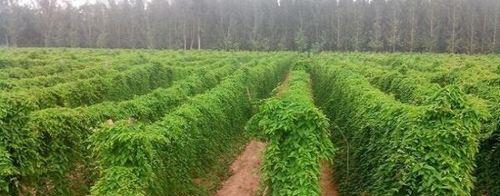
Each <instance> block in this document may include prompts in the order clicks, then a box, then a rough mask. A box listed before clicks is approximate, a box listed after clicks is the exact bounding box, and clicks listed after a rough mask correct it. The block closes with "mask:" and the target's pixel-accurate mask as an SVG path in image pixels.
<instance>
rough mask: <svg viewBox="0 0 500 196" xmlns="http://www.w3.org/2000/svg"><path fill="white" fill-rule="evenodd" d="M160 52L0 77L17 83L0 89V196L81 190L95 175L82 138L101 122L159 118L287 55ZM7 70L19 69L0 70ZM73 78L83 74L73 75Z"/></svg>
mask: <svg viewBox="0 0 500 196" xmlns="http://www.w3.org/2000/svg"><path fill="white" fill-rule="evenodd" d="M23 50H24V49H23ZM23 50H21V51H23ZM14 51H15V50H14ZM31 53H35V54H37V53H45V52H44V51H43V50H42V51H41V52H40V51H31ZM103 53H104V51H103ZM166 54H167V55H165V54H163V53H154V52H153V53H152V54H149V53H139V56H146V57H145V58H147V60H137V59H136V60H133V59H134V58H137V56H134V58H129V59H131V60H120V59H118V60H116V62H114V63H113V65H111V66H106V65H104V66H98V65H95V64H92V65H89V66H86V67H81V68H78V69H76V70H64V71H63V72H58V73H57V74H51V73H49V72H47V73H48V75H46V76H35V77H32V78H29V77H24V78H20V79H14V78H12V79H5V80H0V81H1V83H3V84H9V87H12V86H15V88H5V89H4V90H5V91H4V92H0V98H1V102H0V106H1V108H2V110H1V114H2V115H0V122H1V123H0V127H1V132H2V136H1V138H0V139H1V140H0V141H1V142H0V165H2V167H1V168H0V188H1V190H0V194H6V193H10V194H14V195H15V194H51V195H53V194H57V195H59V194H85V193H86V192H88V189H89V187H90V185H91V184H93V183H94V182H95V180H96V176H97V175H98V171H97V170H96V169H94V168H95V165H96V164H97V163H96V162H95V160H94V158H93V157H92V156H91V151H92V149H90V148H88V146H89V144H90V143H89V140H88V138H89V136H91V135H93V134H94V132H95V130H94V129H95V128H96V127H99V126H100V125H101V123H103V122H105V121H108V120H109V121H114V120H122V119H128V120H133V121H140V122H144V123H151V122H155V121H158V120H160V119H161V117H162V116H164V115H165V114H166V113H169V112H170V111H173V110H174V109H175V108H176V107H178V106H180V105H181V104H183V103H184V102H186V101H188V100H190V98H189V97H191V96H194V95H196V94H200V93H204V92H206V91H207V90H209V89H211V88H213V87H215V86H218V84H219V82H220V81H222V80H224V78H226V77H228V76H230V75H235V74H236V72H242V69H243V70H246V69H249V68H250V69H253V68H252V67H254V66H257V65H259V66H261V67H266V66H269V65H270V64H273V65H274V64H281V63H280V61H283V60H286V59H287V58H288V57H284V58H281V57H278V56H277V55H274V54H265V53H261V54H259V53H252V54H245V53H217V52H196V53H192V54H180V53H178V55H175V53H173V55H172V54H170V53H166ZM191 55H192V57H190V56H191ZM203 55H205V56H203ZM103 56H106V55H103ZM112 56H113V55H111V57H112ZM106 58H108V57H106ZM164 58H165V59H164ZM165 60H168V61H165ZM175 61H178V62H176V63H173V62H175ZM121 62H128V64H122V63H121ZM130 62H135V63H136V64H134V63H130ZM96 64H97V63H96ZM50 66H52V65H51V64H47V65H32V66H25V67H23V68H22V69H24V70H31V69H35V70H38V69H39V68H44V67H49V69H50ZM11 68H16V69H17V68H18V67H15V66H13V67H5V68H3V69H4V70H8V69H11ZM101 70H102V72H101ZM94 72H96V74H93V73H94ZM97 73H98V74H97ZM78 75H88V77H82V78H78V79H77V78H75V76H78ZM236 75H238V74H236ZM240 75H241V74H240ZM75 79H76V80H75ZM268 86H269V85H268ZM271 87H272V85H271Z"/></svg>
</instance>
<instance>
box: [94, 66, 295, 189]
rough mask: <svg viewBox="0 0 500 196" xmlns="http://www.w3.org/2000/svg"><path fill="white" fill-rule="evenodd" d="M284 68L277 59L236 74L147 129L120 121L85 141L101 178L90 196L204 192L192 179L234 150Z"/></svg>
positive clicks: (127, 121) (205, 171)
mask: <svg viewBox="0 0 500 196" xmlns="http://www.w3.org/2000/svg"><path fill="white" fill-rule="evenodd" d="M285 59H288V58H285ZM289 64H290V61H289V60H285V61H283V60H281V59H278V61H274V62H273V61H271V62H270V63H264V62H262V63H261V64H259V65H257V66H255V67H253V68H250V69H247V70H239V71H237V72H236V73H235V74H233V76H231V77H229V78H227V79H226V80H224V81H223V82H222V83H221V84H220V85H218V86H217V87H215V88H214V89H212V90H210V91H209V92H207V93H205V94H201V95H199V96H196V97H194V98H193V99H191V100H189V101H188V102H186V103H185V104H183V105H181V106H180V107H178V108H176V109H175V110H174V111H172V112H170V113H166V114H165V116H164V117H162V118H161V119H159V120H158V121H155V122H153V123H150V124H147V123H137V122H134V121H131V120H124V121H119V122H116V123H114V124H112V125H109V126H105V127H104V128H102V129H101V130H99V131H97V132H96V133H95V134H93V136H92V138H91V141H92V146H94V148H93V149H94V154H95V156H96V157H97V159H98V168H99V171H100V176H101V177H100V178H99V180H98V181H97V183H96V184H95V186H94V187H92V194H94V195H165V194H172V195H197V194H202V193H203V192H205V191H207V190H204V189H203V188H200V187H198V185H197V184H194V183H193V181H192V179H194V178H197V177H200V176H204V175H206V173H208V172H210V168H211V165H213V164H216V163H217V160H218V159H219V157H220V156H222V155H223V154H224V153H225V152H226V151H228V150H230V149H231V148H233V147H234V145H233V143H234V140H235V139H237V138H238V137H240V136H241V134H242V133H243V130H244V125H245V123H246V122H247V120H248V119H249V118H250V116H251V114H252V110H251V103H252V101H253V100H255V99H257V100H258V99H260V98H262V97H265V96H266V95H268V94H269V92H270V91H271V90H272V89H273V87H274V86H275V85H276V84H277V83H278V82H279V81H280V80H281V79H282V77H283V75H284V73H285V71H286V70H287V69H288V67H289Z"/></svg>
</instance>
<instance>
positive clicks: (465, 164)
mask: <svg viewBox="0 0 500 196" xmlns="http://www.w3.org/2000/svg"><path fill="white" fill-rule="evenodd" d="M361 56H362V55H361ZM379 56H382V55H379ZM408 56H410V55H408ZM415 56H417V57H419V56H418V55H415ZM420 58H422V57H421V56H420ZM469 58H471V57H469ZM318 59H321V60H318ZM403 59H404V58H403ZM429 59H431V60H429ZM432 59H434V60H435V59H438V58H435V57H432V56H430V55H429V58H426V59H425V60H424V59H419V60H415V59H411V60H409V61H407V60H402V59H399V60H398V61H397V62H398V63H399V64H398V65H396V66H390V65H387V64H386V65H384V64H383V63H388V61H380V60H377V58H365V59H363V60H360V58H359V56H358V55H352V56H349V55H344V56H343V57H338V56H334V57H332V56H328V55H325V56H322V58H316V59H315V60H316V62H315V63H316V64H318V65H329V66H323V67H322V68H317V73H318V75H321V74H319V73H327V71H326V70H328V69H330V68H332V67H337V68H340V69H336V70H335V72H333V73H332V72H330V73H328V74H326V75H324V76H323V77H325V78H324V80H326V81H332V80H334V77H335V76H334V75H338V74H340V73H342V74H343V75H349V76H351V77H352V76H353V75H354V76H356V75H357V77H358V78H360V80H359V81H358V82H355V81H356V80H354V81H346V82H345V83H343V80H341V81H342V83H341V82H340V81H338V82H336V84H337V85H340V84H342V85H345V86H349V85H348V84H351V85H352V84H353V83H360V82H362V83H365V84H366V85H365V86H367V88H368V87H369V89H372V90H368V89H365V90H364V91H365V94H366V92H368V91H379V93H378V94H380V92H384V93H383V94H380V95H377V94H375V95H371V96H369V100H373V98H374V97H387V95H390V97H389V98H390V99H393V101H385V102H390V103H391V102H396V103H397V105H408V104H409V105H410V106H412V107H416V108H421V109H424V110H430V111H432V112H433V113H437V114H432V113H430V114H429V112H424V114H423V115H422V114H418V112H416V111H411V110H408V109H404V110H403V109H402V108H403V107H402V106H401V107H402V108H401V109H394V112H391V111H392V110H391V109H389V108H391V107H389V106H387V105H386V104H387V103H383V102H381V103H377V102H376V103H373V104H374V105H375V106H376V107H375V106H372V107H374V108H373V109H368V110H360V108H365V109H366V108H370V107H368V106H366V105H365V106H362V107H361V106H356V107H353V108H358V109H355V110H353V111H350V112H351V113H352V112H354V114H352V115H354V116H356V117H357V119H358V120H359V117H358V116H359V115H361V114H364V115H366V114H375V115H374V116H372V117H369V118H368V117H367V119H365V120H361V122H358V121H357V120H352V119H349V118H347V119H346V118H344V119H346V120H348V121H342V118H341V116H345V114H346V113H348V112H346V111H345V110H346V109H347V107H346V106H347V104H345V103H344V102H340V101H339V100H336V99H332V97H333V96H335V94H331V95H328V96H327V95H324V96H325V97H324V99H332V100H331V102H328V100H322V101H318V102H319V103H323V104H326V105H325V106H324V107H325V108H331V110H336V111H338V110H341V109H343V110H344V111H341V112H340V113H339V114H337V116H334V117H332V120H334V121H337V120H338V121H339V122H338V123H334V124H336V125H338V126H339V127H341V130H342V129H344V130H345V131H346V132H348V133H349V134H351V133H352V131H349V130H353V129H354V130H360V133H363V134H367V135H362V134H361V135H352V138H349V137H348V138H347V139H345V141H341V140H340V138H338V139H339V142H341V143H343V146H344V149H343V151H344V155H342V153H338V154H339V155H338V157H335V158H334V160H336V161H339V160H341V159H344V160H343V161H340V163H337V162H336V164H334V165H335V166H336V167H337V170H340V172H342V173H343V172H346V170H347V168H343V169H342V170H341V169H340V168H339V167H342V164H343V166H344V167H350V168H352V169H353V170H354V173H356V174H353V173H351V172H347V173H345V174H344V176H341V177H339V179H341V180H339V181H340V182H342V181H343V182H344V183H346V184H349V186H353V185H354V186H353V187H351V188H348V186H345V187H346V190H344V191H345V192H349V193H363V192H372V193H373V192H375V193H377V192H376V191H377V189H378V188H380V187H382V188H383V189H381V190H379V191H381V192H378V193H386V190H384V189H388V188H393V189H394V191H396V192H395V193H393V194H401V193H403V194H414V193H418V194H425V192H415V190H412V188H411V187H413V188H414V189H417V190H419V191H422V190H425V187H426V185H425V184H424V185H423V186H422V184H423V183H424V182H427V183H429V182H432V183H434V184H436V185H437V184H439V183H437V181H436V180H434V179H429V180H426V179H425V178H421V180H420V182H416V183H414V182H412V181H410V182H412V183H413V184H409V185H408V183H409V182H408V181H407V180H410V179H409V177H405V176H404V175H402V174H404V173H405V172H402V171H401V170H403V169H404V168H405V167H406V168H408V169H409V168H411V167H409V166H408V164H409V163H411V162H410V161H408V160H407V159H406V158H405V159H403V158H402V155H405V156H407V155H406V154H407V153H408V152H406V151H408V149H406V147H404V146H406V144H405V141H404V140H403V141H402V143H401V144H399V143H398V144H397V145H395V144H392V143H390V144H383V145H379V144H376V145H373V146H367V147H366V148H359V146H352V145H350V144H348V143H352V142H353V141H354V142H355V143H356V144H358V143H363V144H366V143H370V142H371V140H367V139H368V138H370V137H369V136H371V137H373V136H374V134H373V133H372V132H373V131H383V132H382V133H384V136H383V137H381V138H384V139H385V138H386V137H387V134H389V135H393V134H394V133H391V132H387V130H391V129H389V128H385V126H391V127H393V129H403V130H405V129H407V128H404V126H403V125H401V124H398V123H396V122H391V121H390V120H389V119H383V120H379V119H376V118H383V116H384V115H383V114H387V115H388V117H389V118H390V119H391V120H392V121H394V120H397V119H398V117H397V116H399V115H408V114H411V115H414V116H416V117H402V118H401V119H406V120H401V121H403V122H404V123H407V122H408V121H411V119H412V118H416V119H418V120H417V122H419V121H422V122H425V123H429V124H434V127H433V128H431V130H433V131H435V132H437V133H438V134H439V135H437V136H436V135H435V134H436V133H430V131H428V132H426V131H416V132H417V137H418V138H419V139H420V140H422V141H419V142H418V143H420V145H417V144H415V142H414V143H413V144H412V145H409V146H412V147H414V148H415V146H425V148H422V150H423V152H426V154H427V158H425V159H430V160H425V161H424V162H422V163H419V164H420V166H419V167H422V168H424V169H421V170H422V171H425V170H435V171H437V173H436V172H434V173H436V174H434V176H435V178H438V179H442V180H446V181H447V182H446V183H443V184H441V185H437V186H434V187H432V186H431V187H430V188H431V189H430V190H432V191H431V192H427V194H430V193H433V194H437V193H439V194H459V195H462V194H471V193H474V194H483V193H489V194H492V195H496V194H499V193H500V184H499V182H500V180H499V179H500V175H499V171H500V170H499V169H500V165H498V162H499V160H500V159H499V158H498V157H500V156H499V155H500V154H499V151H498V146H499V143H500V140H498V139H499V137H498V135H499V128H498V124H499V122H500V121H499V100H498V97H499V96H498V95H499V94H498V93H499V90H500V87H499V84H498V80H499V78H498V72H499V70H498V69H499V67H495V66H484V69H482V70H481V71H478V70H479V69H481V68H483V65H481V64H477V63H483V62H485V61H479V60H474V61H470V59H468V60H467V59H466V58H465V59H466V60H465V61H466V62H467V65H465V66H456V67H454V66H450V67H452V69H449V70H448V69H446V68H444V67H447V66H449V65H440V64H436V62H435V61H434V62H433V61H432ZM426 61H429V62H432V63H433V65H429V64H427V63H429V62H426ZM475 61H477V62H476V64H474V62H475ZM389 62H390V61H389ZM497 62H498V61H497ZM489 63H491V62H489ZM487 65H488V64H487ZM497 66H498V64H497ZM424 67H425V69H424ZM332 69H333V68H332ZM334 73H336V74H334ZM327 77H331V78H327ZM354 78H356V77H354ZM442 81H446V82H442ZM318 83H319V84H318V85H319V86H320V87H319V89H318V90H317V93H316V94H315V95H316V96H317V97H322V96H321V94H322V93H324V92H328V91H329V90H326V91H325V89H328V88H327V87H325V86H322V85H327V84H324V83H321V80H319V81H318ZM345 86H341V87H338V86H337V87H335V86H333V87H331V88H332V90H342V91H341V92H342V93H343V94H342V95H341V97H342V98H346V97H350V95H351V94H352V93H353V92H354V89H350V90H346V89H348V88H347V87H345ZM335 88H337V89H335ZM356 88H359V87H356ZM335 92H337V93H338V91H335ZM347 92H349V93H347ZM466 93H467V94H466ZM318 95H320V96H318ZM361 97H362V96H361V95H355V96H353V97H351V99H359V98H361ZM318 99H319V98H318ZM337 99H340V98H337ZM380 99H382V98H380ZM384 99H385V98H384ZM319 100H321V99H319ZM352 101H353V100H352ZM360 102H361V103H363V105H364V104H366V103H368V101H367V100H365V101H360ZM329 103H341V104H340V105H342V106H341V107H342V108H336V107H337V106H335V105H331V104H329ZM358 104H359V103H358ZM390 105H394V103H392V104H390ZM392 108H398V107H394V106H393V107H392ZM325 110H326V111H328V110H330V109H325ZM372 110H375V111H372ZM379 110H380V111H379ZM377 111H378V112H377ZM417 111H418V109H417ZM466 111H470V112H466ZM326 113H327V114H328V112H326ZM425 113H427V114H425ZM341 114H342V115H341ZM431 114H432V115H431ZM425 115H428V116H429V117H425ZM354 116H351V117H354ZM419 116H420V117H419ZM440 116H447V119H448V120H447V121H449V123H448V124H449V125H442V126H435V124H438V123H437V122H439V123H443V121H444V119H441V118H440ZM375 117H376V118H375ZM372 118H375V119H376V121H373V119H372ZM368 119H370V120H368ZM438 119H439V121H437V120H438ZM459 119H460V120H459ZM353 121H354V122H356V123H359V124H360V125H359V126H358V127H353V124H354V123H353ZM397 121H400V120H397ZM377 122H379V123H382V122H384V124H386V125H384V126H382V127H381V128H379V127H377V128H374V127H373V126H374V125H377V126H380V125H378V124H379V123H377ZM343 124H344V125H343ZM391 124H394V125H391ZM445 124H446V123H445ZM477 124H479V127H480V128H477ZM342 126H345V128H342ZM412 126H414V125H412ZM462 126H463V127H464V128H465V129H464V131H459V130H460V127H462ZM455 127H457V128H455ZM382 128H383V129H382ZM411 129H417V130H418V129H422V130H425V128H417V127H414V128H411ZM436 130H439V131H436ZM334 133H335V132H334ZM396 133H397V132H396ZM402 133H404V134H402ZM408 133H410V132H409V131H406V130H405V131H402V132H401V133H399V135H395V138H394V139H390V141H393V142H395V141H397V140H398V139H396V138H400V137H402V139H403V138H409V136H406V135H407V134H408ZM343 134H344V133H343ZM343 134H341V135H338V136H337V137H340V136H344V135H343ZM446 134H449V136H446ZM427 135H428V136H427ZM459 136H460V137H459ZM335 137H336V136H334V138H335ZM426 137H429V139H430V140H428V141H424V140H423V139H424V138H426ZM439 137H442V138H443V139H439ZM450 137H454V138H455V139H459V140H456V142H452V141H453V140H450ZM354 138H356V140H354ZM359 139H362V142H360V141H358V140H359ZM399 140H401V139H399ZM347 141H349V142H348V143H347ZM368 141H370V142H368ZM465 141H467V142H465ZM373 142H377V143H378V142H381V141H378V140H377V141H373ZM426 142H427V143H426ZM346 143H347V144H346ZM444 143H445V144H452V145H449V147H445V146H446V145H444ZM454 143H455V144H454ZM337 145H339V144H337ZM433 145H438V146H440V147H439V148H437V147H432V148H431V147H430V146H433ZM383 146H385V147H387V146H390V147H391V148H393V149H394V150H399V151H397V152H398V153H402V154H400V155H398V156H400V157H398V159H399V160H397V161H401V162H403V163H404V164H396V163H394V164H389V165H387V163H386V161H384V160H390V159H391V158H389V157H387V156H385V157H384V156H382V157H383V159H381V163H380V165H379V164H375V165H372V164H373V163H376V161H374V160H372V159H368V160H367V157H369V156H368V155H367V154H365V153H368V154H370V156H373V153H371V151H369V150H368V149H370V150H372V149H374V150H375V151H373V152H374V153H375V152H383V151H382V149H379V148H381V147H383ZM398 146H399V147H398ZM357 148H359V150H361V151H360V152H357V151H356V149H357ZM401 148H402V149H401ZM478 148H479V152H477V149H478ZM417 149H418V148H417ZM431 149H436V150H437V153H436V154H439V155H440V156H443V155H445V154H446V152H449V153H450V155H449V156H443V158H442V159H450V160H451V159H455V160H460V159H462V160H461V161H460V162H456V163H453V164H448V165H449V167H451V168H455V169H454V170H462V171H463V174H461V175H462V176H463V177H460V178H455V180H453V178H451V177H449V178H446V176H443V175H442V174H441V173H442V172H443V170H444V171H446V172H450V171H452V170H450V169H444V168H442V166H444V165H446V164H445V163H446V162H435V161H434V160H432V159H431V158H435V157H437V155H433V154H432V152H433V151H434V150H431ZM446 149H447V150H446ZM465 149H468V150H465ZM461 151H463V152H466V153H462V155H460V152H461ZM361 152H362V153H361ZM417 152H418V151H417ZM383 154H390V153H386V152H385V153H383ZM383 154H381V155H383ZM413 154H414V155H415V154H416V155H418V156H417V157H420V156H423V155H424V154H420V155H419V154H418V153H416V152H413ZM414 155H413V156H414ZM457 155H460V156H457ZM378 157H380V156H379V155H376V156H375V158H378ZM347 159H349V160H347ZM358 159H359V160H358ZM357 161H360V162H361V163H362V164H361V165H359V168H357V167H356V162H357ZM428 161H434V162H435V163H439V166H440V167H441V168H440V167H437V166H438V165H436V166H432V165H429V166H430V167H427V166H426V165H428V164H427V163H425V162H428ZM365 162H368V163H370V164H365ZM382 163H383V164H382ZM424 163H425V164H424ZM403 165H404V166H405V167H403V168H400V167H401V166H403ZM388 166H390V167H388ZM424 166H425V167H424ZM377 167H378V168H380V169H382V168H383V169H384V170H387V171H391V169H388V168H391V167H395V169H393V170H392V171H391V172H393V175H394V174H397V175H396V176H397V178H396V179H398V180H399V183H400V185H399V187H398V186H395V187H392V186H388V187H384V186H382V185H381V184H373V185H368V186H367V187H366V188H362V186H361V185H357V184H355V183H353V181H356V179H358V181H359V183H360V184H363V185H364V186H366V184H367V176H361V177H359V176H358V175H359V173H373V171H372V170H371V169H370V168H377ZM445 168H447V167H445ZM418 170H420V169H413V170H411V174H412V175H415V174H416V171H418ZM358 172H359V173H358ZM406 173H408V172H406ZM432 173H433V172H428V173H427V174H426V175H431V174H432ZM381 174H383V173H381ZM452 176H455V177H457V176H458V175H457V174H454V173H452ZM472 176H474V177H472ZM368 177H369V178H368V179H371V180H369V181H368V182H370V181H373V182H381V181H382V179H388V176H378V177H377V176H368ZM373 177H377V178H375V179H373ZM405 178H407V179H405ZM393 179H394V177H393ZM453 181H456V182H453ZM396 182H398V181H396ZM450 183H453V184H454V185H450ZM368 184H369V183H368ZM388 184H391V183H387V185H388ZM459 184H463V185H465V186H462V187H460V186H459ZM370 186H372V187H370ZM405 186H407V187H405ZM427 186H428V185H427ZM440 186H441V187H442V188H444V189H445V190H446V191H449V192H446V191H445V192H434V191H436V190H439V189H438V188H439V187H440ZM341 187H342V186H341ZM360 187H361V188H360ZM372 188H375V189H372ZM472 189H474V190H472ZM401 191H404V192H401ZM408 191H410V192H408Z"/></svg>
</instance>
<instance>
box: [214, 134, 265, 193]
mask: <svg viewBox="0 0 500 196" xmlns="http://www.w3.org/2000/svg"><path fill="white" fill-rule="evenodd" d="M265 146H266V145H265V144H264V143H262V142H259V141H257V140H252V141H250V143H248V144H247V146H246V147H245V150H244V151H243V153H241V154H240V155H239V156H238V158H237V159H236V161H234V162H233V164H231V171H232V173H233V175H232V176H231V177H230V178H229V179H227V180H226V181H225V182H224V183H223V184H222V188H221V189H220V190H219V191H217V194H216V195H217V196H254V195H255V194H256V192H257V190H258V188H259V183H260V163H261V156H262V152H263V150H264V149H265Z"/></svg>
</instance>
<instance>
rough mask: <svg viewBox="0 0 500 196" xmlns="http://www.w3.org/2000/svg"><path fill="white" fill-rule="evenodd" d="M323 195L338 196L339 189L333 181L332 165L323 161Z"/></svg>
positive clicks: (321, 178) (321, 179)
mask: <svg viewBox="0 0 500 196" xmlns="http://www.w3.org/2000/svg"><path fill="white" fill-rule="evenodd" d="M320 181H321V182H320V183H321V195H322V196H338V195H339V193H338V192H337V187H336V186H335V181H334V180H333V172H332V168H331V167H330V164H328V162H326V161H323V162H322V163H321V177H320Z"/></svg>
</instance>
